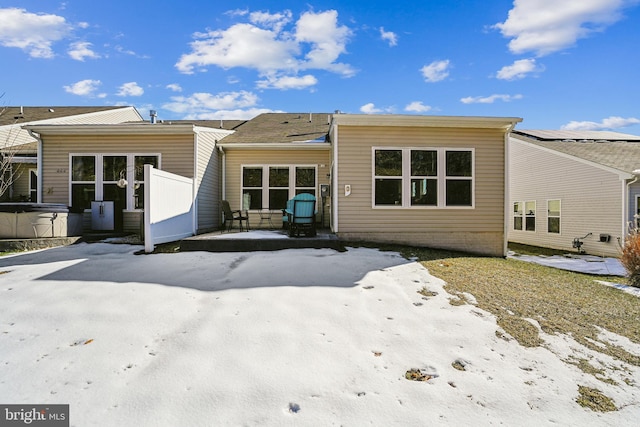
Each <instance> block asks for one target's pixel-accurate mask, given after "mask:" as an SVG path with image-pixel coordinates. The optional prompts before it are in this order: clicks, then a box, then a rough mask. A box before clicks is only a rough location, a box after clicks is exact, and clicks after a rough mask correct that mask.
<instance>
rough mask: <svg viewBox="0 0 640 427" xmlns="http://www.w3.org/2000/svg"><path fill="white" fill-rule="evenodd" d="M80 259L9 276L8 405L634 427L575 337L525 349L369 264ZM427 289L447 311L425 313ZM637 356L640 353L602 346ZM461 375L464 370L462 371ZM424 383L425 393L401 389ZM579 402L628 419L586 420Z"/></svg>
mask: <svg viewBox="0 0 640 427" xmlns="http://www.w3.org/2000/svg"><path fill="white" fill-rule="evenodd" d="M140 249H141V247H140V246H131V245H114V244H107V243H94V244H79V245H74V246H68V247H60V248H54V249H48V250H45V251H39V252H31V253H26V254H21V255H17V256H10V257H2V258H0V403H3V404H7V403H31V404H33V403H48V404H54V403H68V404H70V414H71V425H73V426H134V425H135V426H161V427H162V426H172V427H173V426H211V425H224V426H228V425H229V426H236V425H260V426H263V425H268V426H288V425H290V426H317V425H322V426H328V425H345V426H363V425H375V426H424V425H446V426H460V425H508V426H516V425H517V426H544V425H549V426H551V425H553V426H558V425H575V426H600V425H605V426H625V425H629V426H631V425H637V424H636V423H637V422H638V419H640V388H639V385H638V384H637V382H638V379H640V370H639V369H636V368H629V367H627V369H631V371H630V372H623V371H620V372H619V373H618V374H616V373H615V372H614V373H612V374H610V375H614V376H615V375H624V374H628V375H630V376H631V377H632V378H635V379H636V384H635V385H628V384H626V383H624V382H622V381H618V382H619V385H617V386H614V385H610V384H606V383H604V382H601V381H598V380H597V379H595V378H594V377H593V376H591V375H587V374H584V373H583V372H582V371H580V370H579V369H578V368H577V367H574V366H572V365H569V364H567V363H564V362H562V361H561V360H560V358H561V357H562V358H566V357H568V355H570V354H571V355H574V356H575V355H579V356H578V357H583V358H589V357H592V358H595V359H597V360H595V362H597V363H600V364H602V365H603V366H609V367H615V366H618V365H619V362H616V361H613V360H611V359H608V358H607V357H606V356H603V355H601V354H597V355H596V354H594V353H590V351H589V350H587V349H586V348H584V347H581V346H579V345H578V344H577V343H575V342H574V341H573V340H571V338H570V337H566V336H555V337H549V336H545V339H546V340H547V343H548V348H541V347H538V348H524V347H521V346H520V345H518V344H517V343H516V341H515V340H511V341H506V340H504V339H501V338H498V337H497V336H496V333H495V332H496V330H497V329H498V327H497V325H496V321H495V318H494V317H493V316H492V315H491V314H489V313H487V312H485V311H483V310H480V309H478V308H477V307H475V306H473V305H462V306H452V305H450V304H449V297H450V296H449V295H448V294H447V293H446V292H444V290H443V282H442V281H441V280H440V279H438V278H435V277H433V276H431V275H430V274H429V272H428V271H427V270H426V269H425V268H424V267H422V266H421V265H420V264H418V263H415V262H411V261H408V260H406V259H404V258H402V257H401V256H399V255H398V254H397V253H393V252H380V251H377V250H374V249H364V248H357V249H355V248H350V249H349V250H348V251H347V252H342V253H339V252H335V251H332V250H313V249H308V250H307V249H305V250H285V251H277V252H253V253H205V252H188V253H176V254H155V255H134V252H136V251H138V250H140ZM423 287H426V288H427V289H428V290H430V291H433V292H434V293H436V295H435V296H433V297H429V298H426V297H423V296H422V295H420V294H418V293H417V291H418V290H420V289H422V288H423ZM603 336H604V337H606V339H608V340H610V341H611V342H615V343H616V344H617V345H621V346H623V347H625V348H627V349H628V350H629V351H632V352H634V353H635V354H640V346H638V345H636V344H633V343H631V342H629V340H627V339H626V338H624V337H620V336H617V335H613V334H611V333H609V332H607V331H604V330H603ZM454 365H455V366H457V367H458V368H461V367H464V370H460V369H456V368H455V367H454ZM409 369H419V370H421V372H422V373H424V374H428V375H429V376H431V377H432V378H431V379H429V380H428V381H425V382H415V381H408V380H407V379H405V373H406V372H407V370H409ZM578 385H584V386H588V387H593V388H597V389H599V390H601V391H602V392H604V393H605V394H606V395H607V396H610V397H611V398H613V399H614V401H615V403H616V404H617V405H618V406H619V407H621V409H620V410H619V411H617V412H612V413H605V414H602V413H595V412H592V411H591V410H588V409H585V408H582V407H580V406H579V405H578V404H576V402H575V400H576V398H577V397H578Z"/></svg>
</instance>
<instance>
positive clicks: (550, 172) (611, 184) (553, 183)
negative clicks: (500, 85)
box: [508, 139, 624, 256]
mask: <svg viewBox="0 0 640 427" xmlns="http://www.w3.org/2000/svg"><path fill="white" fill-rule="evenodd" d="M510 154H511V157H510V159H511V160H510V173H511V189H510V197H509V199H510V208H509V212H510V218H509V225H508V230H509V231H508V238H509V240H510V241H512V242H517V243H523V244H528V245H534V246H541V247H549V248H556V249H562V250H567V251H571V252H575V251H576V249H574V248H572V242H573V239H574V238H576V237H584V236H585V235H587V233H592V235H591V236H589V237H587V238H585V239H584V245H583V247H582V248H583V249H584V250H585V251H586V252H588V253H591V254H594V255H607V256H619V246H618V243H617V238H619V237H621V234H622V230H623V224H622V211H623V200H622V199H623V191H624V182H622V181H621V179H620V178H619V176H618V175H617V174H616V173H614V172H612V171H608V170H604V169H603V168H599V167H596V166H594V165H592V164H589V163H588V162H585V161H579V160H576V159H573V158H570V157H568V156H566V155H560V154H558V153H555V152H551V151H549V150H545V149H542V148H540V147H537V146H534V145H531V144H527V143H525V142H521V141H518V140H515V139H511V145H510ZM548 200H560V201H561V214H560V234H554V233H548V232H547V201H548ZM518 201H521V202H525V201H535V202H536V230H535V232H532V231H524V230H523V231H520V230H514V229H513V212H512V211H513V209H512V206H513V203H514V202H518ZM600 234H609V235H611V241H610V242H609V243H602V242H600V241H599V237H600Z"/></svg>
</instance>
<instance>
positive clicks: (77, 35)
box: [0, 0, 640, 135]
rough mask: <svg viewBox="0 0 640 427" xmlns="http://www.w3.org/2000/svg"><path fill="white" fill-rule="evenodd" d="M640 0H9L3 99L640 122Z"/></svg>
mask: <svg viewBox="0 0 640 427" xmlns="http://www.w3.org/2000/svg"><path fill="white" fill-rule="evenodd" d="M639 24H640V0H566V1H557V0H514V1H509V0H493V1H490V2H487V1H486V0H469V1H441V0H420V1H417V0H407V1H402V2H392V1H380V0H368V1H366V2H365V1H360V0H349V1H346V0H336V1H330V2H329V1H324V0H320V1H310V2H299V1H295V2H294V1H287V0H282V1H278V2H272V1H255V0H250V1H244V2H213V1H209V0H207V1H199V0H193V1H180V2H178V1H169V0H154V1H148V0H138V1H122V0H110V1H108V2H88V1H84V0H69V1H46V2H45V1H42V0H21V1H16V0H10V1H7V0H0V64H2V66H0V82H2V84H1V85H0V93H4V96H3V97H2V99H1V102H2V103H3V104H4V105H12V106H19V105H24V106H29V105H31V106H61V105H73V106H75V105H79V106H88V105H100V106H101V105H133V106H135V107H136V108H137V109H138V110H139V112H140V113H141V114H142V115H143V117H145V118H148V117H149V110H151V109H153V110H156V111H157V112H158V119H159V120H170V119H172V120H176V119H249V118H252V117H254V116H255V115H257V114H260V113H262V112H327V113H330V112H334V111H336V110H339V111H342V112H345V113H354V114H427V115H445V116H457V115H460V116H503V117H521V118H523V119H524V121H523V122H522V123H521V124H519V125H518V128H520V129H570V130H615V131H618V132H623V133H630V134H634V135H640V110H639V107H638V99H639V98H640V84H638V81H637V76H638V69H639V67H640V53H639V51H638V48H637V46H638V40H640V25H639Z"/></svg>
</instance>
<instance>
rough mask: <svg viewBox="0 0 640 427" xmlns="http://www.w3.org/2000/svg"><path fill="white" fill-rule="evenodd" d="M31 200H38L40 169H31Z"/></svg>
mask: <svg viewBox="0 0 640 427" xmlns="http://www.w3.org/2000/svg"><path fill="white" fill-rule="evenodd" d="M29 201H31V202H34V203H35V202H37V201H38V170H37V169H29Z"/></svg>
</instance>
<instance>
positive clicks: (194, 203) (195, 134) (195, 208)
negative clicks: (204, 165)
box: [191, 129, 199, 235]
mask: <svg viewBox="0 0 640 427" xmlns="http://www.w3.org/2000/svg"><path fill="white" fill-rule="evenodd" d="M198 180H199V176H198V132H197V131H195V129H194V132H193V181H192V183H191V205H192V206H193V213H192V214H191V215H192V219H191V231H192V233H193V234H194V235H195V234H196V233H197V231H198V199H196V194H197V188H198Z"/></svg>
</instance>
